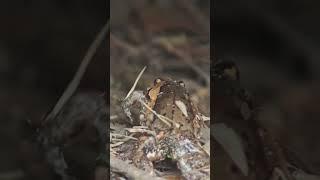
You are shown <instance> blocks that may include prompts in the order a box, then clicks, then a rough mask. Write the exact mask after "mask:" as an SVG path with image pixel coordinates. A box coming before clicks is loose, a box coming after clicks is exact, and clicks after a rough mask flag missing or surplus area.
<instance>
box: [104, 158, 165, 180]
mask: <svg viewBox="0 0 320 180" xmlns="http://www.w3.org/2000/svg"><path fill="white" fill-rule="evenodd" d="M110 167H111V169H113V170H115V171H118V172H121V173H123V174H125V175H126V176H127V177H129V178H131V179H141V180H150V179H155V180H164V179H163V178H160V177H156V176H152V175H149V174H148V172H146V171H143V170H140V169H138V168H136V167H135V166H133V165H132V164H128V163H126V162H124V161H122V160H120V159H118V158H116V157H114V156H113V155H111V156H110Z"/></svg>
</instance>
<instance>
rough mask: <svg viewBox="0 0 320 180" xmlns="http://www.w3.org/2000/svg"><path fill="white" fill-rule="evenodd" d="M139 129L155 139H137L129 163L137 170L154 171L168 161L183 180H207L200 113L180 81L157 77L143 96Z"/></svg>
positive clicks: (208, 169) (148, 137)
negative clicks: (150, 132)
mask: <svg viewBox="0 0 320 180" xmlns="http://www.w3.org/2000/svg"><path fill="white" fill-rule="evenodd" d="M140 99H143V102H142V103H143V104H144V105H143V106H141V107H140V108H141V110H140V111H139V112H140V115H139V121H140V126H146V127H147V128H148V129H149V130H151V131H154V132H155V136H145V135H142V136H140V137H139V141H137V142H136V144H135V145H134V146H132V147H135V148H134V149H133V150H132V152H133V154H134V155H133V157H132V161H133V164H134V165H135V166H137V167H138V168H141V169H144V170H146V171H148V172H151V174H152V173H155V172H154V169H155V168H154V164H155V163H158V162H161V161H164V160H168V159H169V160H171V161H172V162H175V163H176V166H177V168H178V169H179V170H180V172H181V175H182V177H183V178H184V179H188V180H193V179H209V178H210V155H209V153H207V152H206V151H204V150H203V148H202V147H201V144H200V141H199V139H200V136H201V128H202V127H204V126H205V123H204V121H203V119H202V116H201V114H200V113H199V110H198V109H197V107H196V106H195V105H194V104H193V103H192V101H191V98H190V95H189V93H188V91H187V89H186V85H185V83H184V82H183V81H177V80H172V79H171V78H156V79H155V80H154V82H153V84H152V85H151V87H149V88H148V89H147V90H146V91H145V92H144V93H143V98H140Z"/></svg>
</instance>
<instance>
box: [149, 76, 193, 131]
mask: <svg viewBox="0 0 320 180" xmlns="http://www.w3.org/2000/svg"><path fill="white" fill-rule="evenodd" d="M159 83H162V86H161V87H160V91H159V94H158V96H157V99H156V101H155V105H154V107H153V110H154V111H156V112H157V113H158V114H161V115H163V116H165V117H167V118H170V119H171V120H173V121H174V122H175V123H178V124H179V128H178V127H176V126H174V125H173V124H172V125H171V127H169V126H168V125H166V124H165V123H163V122H162V121H161V120H160V119H159V118H157V117H156V116H153V119H151V121H152V122H151V127H150V128H151V129H153V130H156V132H157V133H158V132H159V131H165V132H166V133H187V134H188V136H191V134H193V133H194V132H197V131H198V129H199V125H197V123H195V122H194V120H195V117H196V114H197V109H196V108H195V107H194V105H193V104H192V102H191V101H190V98H189V94H188V92H187V90H186V88H185V85H184V83H183V82H182V81H179V82H177V81H172V80H163V79H162V80H161V82H159ZM176 101H180V102H182V103H183V104H184V105H185V107H186V110H187V114H188V115H187V116H185V115H184V114H183V112H182V111H181V110H180V109H179V107H177V105H176V103H175V102H176ZM187 134H185V135H187Z"/></svg>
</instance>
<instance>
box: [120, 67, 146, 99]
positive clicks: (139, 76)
mask: <svg viewBox="0 0 320 180" xmlns="http://www.w3.org/2000/svg"><path fill="white" fill-rule="evenodd" d="M146 68H147V67H146V66H144V67H143V69H142V70H141V71H140V73H139V75H138V77H137V78H136V80H135V81H134V84H133V86H132V88H131V89H130V91H129V92H128V94H127V96H126V97H125V98H124V100H126V99H127V98H128V97H129V96H130V95H131V94H132V92H133V91H134V89H135V88H136V86H137V83H138V81H139V79H140V78H141V76H142V74H143V72H144V71H145V70H146Z"/></svg>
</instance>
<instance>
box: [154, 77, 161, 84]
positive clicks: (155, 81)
mask: <svg viewBox="0 0 320 180" xmlns="http://www.w3.org/2000/svg"><path fill="white" fill-rule="evenodd" d="M161 81H162V80H161V79H160V78H157V79H155V80H154V82H153V83H154V85H156V84H159V83H161Z"/></svg>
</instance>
